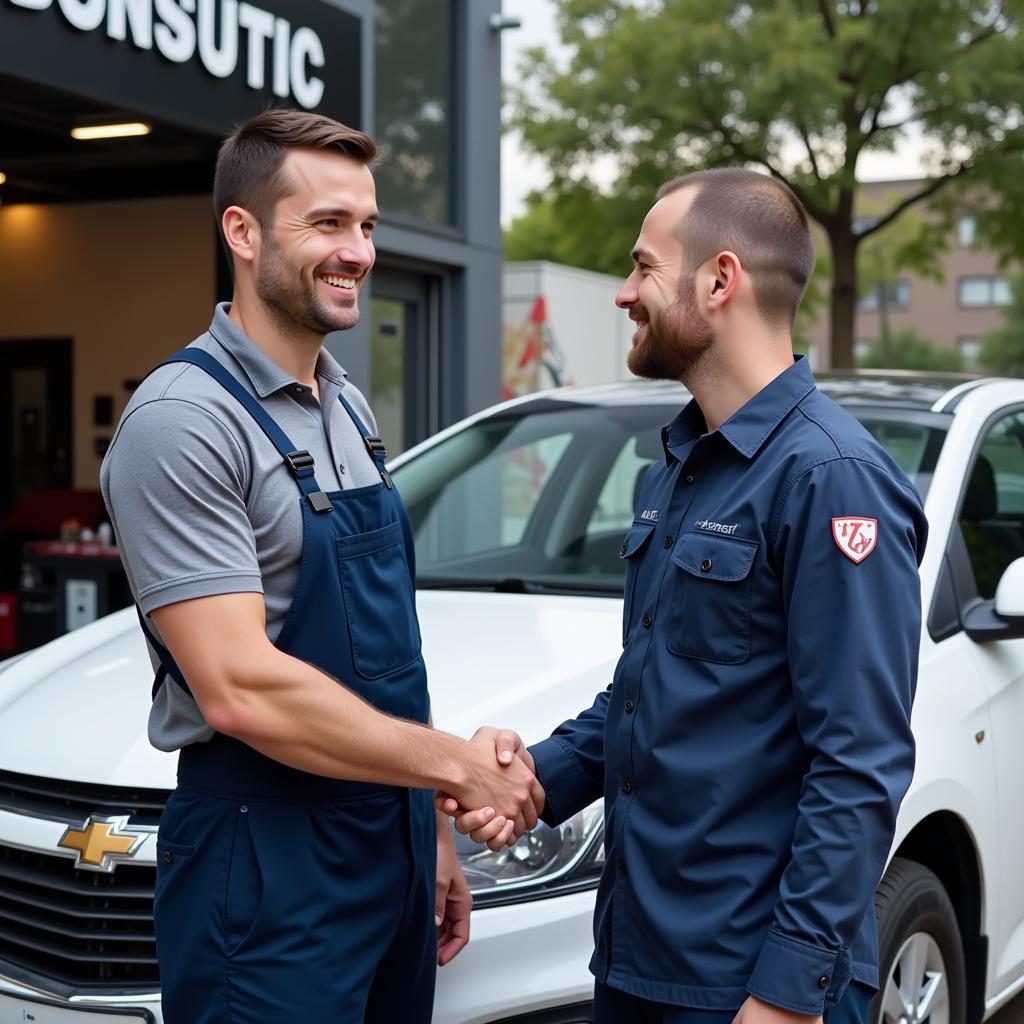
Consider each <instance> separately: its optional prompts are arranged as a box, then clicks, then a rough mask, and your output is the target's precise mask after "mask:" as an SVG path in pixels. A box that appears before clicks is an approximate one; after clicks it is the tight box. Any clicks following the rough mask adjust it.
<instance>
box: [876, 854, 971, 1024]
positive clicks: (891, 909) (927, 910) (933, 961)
mask: <svg viewBox="0 0 1024 1024" xmlns="http://www.w3.org/2000/svg"><path fill="white" fill-rule="evenodd" d="M875 914H876V916H877V919H878V949H879V957H878V964H879V968H878V973H879V981H880V988H879V991H878V993H877V994H876V995H875V997H874V998H873V999H872V1000H871V1009H870V1012H869V1015H868V1021H869V1024H926V1022H927V1024H965V1020H966V1007H967V972H966V969H965V967H964V950H963V943H962V941H961V938H960V928H959V925H958V924H957V919H956V914H955V913H954V911H953V904H952V903H950V900H949V896H948V895H947V894H946V890H945V889H944V888H943V885H942V883H941V882H940V881H939V879H938V877H937V876H936V875H935V873H934V872H933V871H929V870H928V868H926V867H924V865H922V864H917V863H915V862H914V861H912V860H905V859H904V858H902V857H894V858H893V861H892V863H891V864H890V865H889V869H888V870H887V871H886V873H885V877H884V878H883V879H882V881H881V882H880V883H879V885H878V889H877V890H876V891H875Z"/></svg>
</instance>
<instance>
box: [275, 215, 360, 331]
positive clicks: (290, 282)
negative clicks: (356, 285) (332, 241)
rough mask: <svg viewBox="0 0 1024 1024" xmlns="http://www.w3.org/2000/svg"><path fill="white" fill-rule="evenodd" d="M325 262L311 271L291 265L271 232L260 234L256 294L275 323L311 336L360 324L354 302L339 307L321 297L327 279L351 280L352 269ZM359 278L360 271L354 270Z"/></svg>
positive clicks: (356, 304)
mask: <svg viewBox="0 0 1024 1024" xmlns="http://www.w3.org/2000/svg"><path fill="white" fill-rule="evenodd" d="M335 263H336V261H331V260H327V261H326V262H324V263H322V264H318V265H317V266H315V267H313V268H309V269H308V270H307V268H305V267H303V266H302V265H301V264H300V263H297V262H292V261H291V260H289V259H288V256H287V254H286V253H285V252H284V250H283V249H282V248H281V247H280V246H279V245H278V244H277V242H276V240H275V239H274V233H273V230H272V229H267V230H264V232H263V248H262V251H261V253H260V261H259V266H258V268H257V271H256V293H257V295H259V297H260V299H261V300H262V301H263V302H264V303H265V304H266V306H267V307H268V308H269V309H270V310H271V311H272V312H273V313H274V315H275V316H276V318H277V319H279V320H280V321H281V322H282V323H284V324H288V325H295V324H298V325H301V326H302V327H304V328H306V329H307V330H309V331H311V332H312V333H314V334H328V333H329V332H330V331H343V330H345V329H346V328H349V327H352V326H353V325H354V324H355V323H357V322H358V320H359V306H358V303H356V302H351V303H350V304H348V305H338V304H335V303H332V302H330V301H329V300H328V299H327V297H325V296H324V295H322V294H321V288H322V287H323V286H322V284H321V282H322V281H323V280H324V279H325V278H326V277H330V276H335V277H338V278H342V277H343V278H351V277H353V276H355V275H354V274H353V271H352V269H351V268H347V267H345V266H343V265H341V264H337V265H335ZM356 274H357V275H359V276H362V271H360V270H358V269H357V270H356Z"/></svg>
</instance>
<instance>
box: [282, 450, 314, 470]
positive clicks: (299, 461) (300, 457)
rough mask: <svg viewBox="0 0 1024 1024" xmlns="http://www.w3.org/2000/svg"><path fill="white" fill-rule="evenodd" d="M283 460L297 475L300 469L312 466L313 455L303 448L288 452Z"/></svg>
mask: <svg viewBox="0 0 1024 1024" xmlns="http://www.w3.org/2000/svg"><path fill="white" fill-rule="evenodd" d="M285 460H286V461H287V463H288V465H289V466H291V468H292V472H293V473H294V474H295V475H296V476H298V475H299V471H300V470H302V469H312V468H313V466H314V464H315V463H314V459H313V456H312V455H310V454H309V452H307V451H306V450H305V449H304V448H303V449H301V450H300V451H297V452H288V454H287V455H285Z"/></svg>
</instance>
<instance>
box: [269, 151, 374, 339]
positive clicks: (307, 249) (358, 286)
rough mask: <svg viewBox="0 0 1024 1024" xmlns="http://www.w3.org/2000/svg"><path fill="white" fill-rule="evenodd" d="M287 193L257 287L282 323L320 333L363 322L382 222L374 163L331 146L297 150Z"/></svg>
mask: <svg viewBox="0 0 1024 1024" xmlns="http://www.w3.org/2000/svg"><path fill="white" fill-rule="evenodd" d="M281 171H282V174H283V175H284V177H285V180H286V181H287V182H288V185H289V187H288V191H287V193H286V195H284V196H283V197H282V198H281V199H280V200H278V202H277V205H276V207H275V208H274V218H273V222H272V223H271V224H268V225H266V226H265V228H264V230H263V233H262V245H261V248H260V254H259V259H258V262H257V266H256V291H257V294H258V295H259V297H260V299H262V301H263V302H264V303H265V304H266V305H267V306H268V307H269V308H270V309H271V310H272V311H273V312H274V313H275V314H276V315H277V316H278V317H279V318H281V319H282V320H283V321H285V322H287V323H291V324H296V325H299V326H301V327H303V328H305V329H306V330H309V331H311V332H313V333H316V334H321V335H323V334H327V333H328V332H330V331H343V330H345V329H347V328H349V327H353V326H355V324H356V323H358V321H359V293H360V292H361V291H362V286H363V283H364V282H365V280H366V276H367V274H368V273H369V272H370V268H371V267H372V266H373V262H374V260H375V258H376V252H375V250H374V247H373V230H374V227H375V226H376V224H377V221H378V220H379V216H380V215H379V213H378V211H377V193H376V187H375V185H374V181H373V175H372V174H371V173H370V169H369V168H368V167H367V166H366V165H365V164H362V163H360V162H359V161H358V160H353V159H351V158H349V157H346V156H342V155H340V154H337V153H332V152H330V151H326V150H313V149H293V150H291V151H290V152H289V153H288V155H287V157H285V160H284V164H283V165H282V168H281Z"/></svg>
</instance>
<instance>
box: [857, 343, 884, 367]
mask: <svg viewBox="0 0 1024 1024" xmlns="http://www.w3.org/2000/svg"><path fill="white" fill-rule="evenodd" d="M877 344H878V343H877V342H875V341H866V340H864V339H863V338H861V339H860V340H859V341H855V342H854V343H853V362H854V365H855V366H859V365H860V364H861V363H862V362H864V360H865V359H866V358H867V355H868V353H869V352H870V351H871V350H872V349H873V348H874V347H875V345H877Z"/></svg>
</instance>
